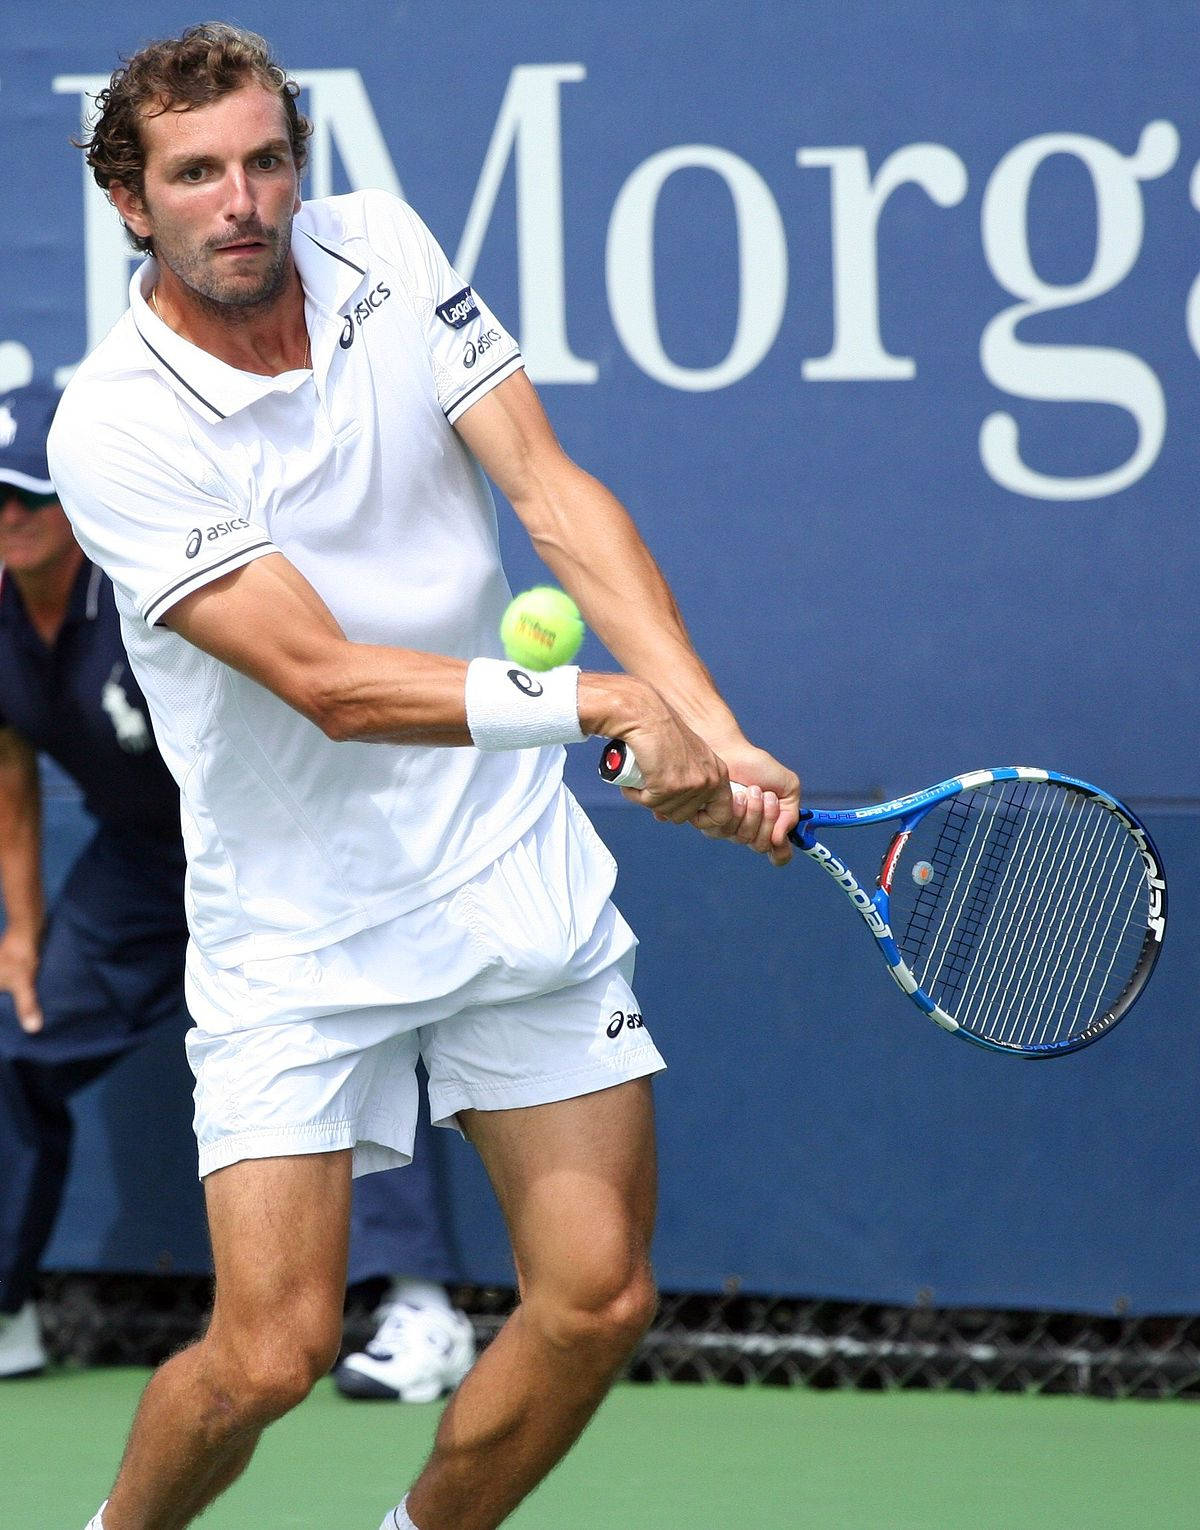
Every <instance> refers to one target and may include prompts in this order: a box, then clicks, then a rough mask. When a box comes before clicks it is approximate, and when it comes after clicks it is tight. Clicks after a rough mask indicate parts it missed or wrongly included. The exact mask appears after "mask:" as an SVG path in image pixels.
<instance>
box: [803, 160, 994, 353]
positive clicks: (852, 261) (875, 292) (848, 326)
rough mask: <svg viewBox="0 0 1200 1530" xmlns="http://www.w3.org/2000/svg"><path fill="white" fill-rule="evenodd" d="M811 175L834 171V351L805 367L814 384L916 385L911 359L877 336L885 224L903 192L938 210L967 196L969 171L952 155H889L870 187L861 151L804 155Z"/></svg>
mask: <svg viewBox="0 0 1200 1530" xmlns="http://www.w3.org/2000/svg"><path fill="white" fill-rule="evenodd" d="M796 162H797V164H799V165H801V166H802V167H803V168H805V169H821V168H824V169H828V171H829V175H830V195H831V198H832V202H833V218H832V238H833V346H832V348H831V350H830V351H829V353H828V354H827V355H825V356H820V357H816V358H813V359H811V360H808V361H806V362H805V363H804V366H803V374H804V376H805V377H806V378H808V379H809V380H810V381H812V382H828V381H839V382H851V381H866V380H868V379H869V380H872V381H876V380H878V381H887V380H889V379H897V380H903V379H906V378H910V377H915V376H916V373H917V364H916V362H915V361H914V360H913V358H912V357H911V356H892V355H891V354H889V352H888V351H886V350H885V349H884V346H883V341H882V339H881V338H880V335H879V218H880V214H881V213H882V212H883V209H884V206H885V204H886V203H887V200H888V198H889V197H890V196H891V195H892V193H893V192H894V191H895V190H896V189H897V188H898V187H900V186H905V185H908V184H910V183H911V184H914V185H917V186H920V188H921V190H922V191H924V192H925V193H926V195H927V196H929V197H930V198H931V199H932V200H933V201H934V202H936V203H937V204H938V206H939V207H953V206H955V204H956V203H958V202H961V201H962V199H963V197H964V196H966V194H967V169H966V166H965V165H964V164H963V162H962V160H961V159H959V157H958V155H957V154H955V153H954V152H953V151H952V150H950V149H947V148H945V147H944V146H943V145H942V144H937V143H913V144H908V145H907V146H906V147H905V148H903V149H897V150H896V152H895V153H894V154H890V155H889V156H888V157H887V159H885V160H884V162H883V164H882V165H881V166H880V167H879V172H878V174H877V175H876V177H875V179H874V180H873V181H872V179H871V176H870V172H869V170H868V167H867V153H866V150H865V149H858V148H836V149H835V148H830V149H800V150H799V151H798V152H797V154H796Z"/></svg>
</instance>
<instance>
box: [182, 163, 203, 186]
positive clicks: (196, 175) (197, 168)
mask: <svg viewBox="0 0 1200 1530" xmlns="http://www.w3.org/2000/svg"><path fill="white" fill-rule="evenodd" d="M179 179H180V180H181V181H191V182H193V183H195V182H196V181H199V180H203V179H204V167H203V165H189V166H188V167H187V169H186V170H184V171H183V172H182V174H181V175H180V177H179Z"/></svg>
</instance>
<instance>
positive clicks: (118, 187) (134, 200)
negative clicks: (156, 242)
mask: <svg viewBox="0 0 1200 1530" xmlns="http://www.w3.org/2000/svg"><path fill="white" fill-rule="evenodd" d="M108 195H109V200H110V201H111V202H112V205H113V206H114V207H115V208H116V209H117V212H118V213H119V214H120V216H121V221H122V223H124V224H125V226H126V228H128V229H129V230H130V232H131V233H134V234H136V235H137V236H138V238H139V239H148V238H149V237H150V220H149V218H148V217H147V216H146V204H145V203H144V202H143V201H142V198H141V197H140V196H139V195H138V193H137V192H136V191H133V190H131V189H130V188H129V187H128V186H126V185H125V184H124V182H123V181H113V183H112V184H111V185H110V186H109V188H108Z"/></svg>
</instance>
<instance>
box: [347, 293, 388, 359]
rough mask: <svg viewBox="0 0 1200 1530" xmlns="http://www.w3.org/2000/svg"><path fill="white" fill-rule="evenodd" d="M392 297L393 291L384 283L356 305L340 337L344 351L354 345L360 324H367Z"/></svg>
mask: <svg viewBox="0 0 1200 1530" xmlns="http://www.w3.org/2000/svg"><path fill="white" fill-rule="evenodd" d="M391 295H392V289H391V288H390V287H385V286H384V285H383V283H382V282H380V283H379V285H378V286H377V287H372V288H371V290H370V292H368V293H367V295H366V297H365V298H363V299H362V300H361V302H358V303H355V305H354V307H353V308H352V309H351V310H350V312H349V313H348V314H346V315H345V322H344V323H343V325H342V332H341V334H340V335H339V336H338V344H339V345H340V346H341V348H342V349H343V350H344V351H348V350H349V349H350V347H351V346H352V345H353V344H354V332H355V329H356V328H357V327H358V326H359V325H360V324H365V323H366V322H367V320H368V319H369V318H370V317H371V315H372V314H373V313H374V312H375V310H376V309H377V308H378V307H380V306H381V304H383V303H386V302H387V300H388V298H390V297H391Z"/></svg>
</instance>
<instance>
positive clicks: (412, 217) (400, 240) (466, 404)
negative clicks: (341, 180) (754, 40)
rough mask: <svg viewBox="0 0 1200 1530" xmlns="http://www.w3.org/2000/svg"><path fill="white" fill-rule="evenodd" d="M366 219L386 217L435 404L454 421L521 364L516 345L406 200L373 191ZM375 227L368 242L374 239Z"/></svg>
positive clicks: (388, 233)
mask: <svg viewBox="0 0 1200 1530" xmlns="http://www.w3.org/2000/svg"><path fill="white" fill-rule="evenodd" d="M370 217H371V219H372V221H374V222H376V224H377V225H378V223H380V222H383V221H384V220H386V222H387V224H388V225H389V227H388V228H387V230H386V234H387V235H390V240H389V241H388V242H390V243H392V244H393V249H392V252H391V253H392V257H393V259H394V260H395V261H396V262H397V263H398V264H399V266H400V268H401V271H402V273H403V276H404V279H405V285H406V287H407V289H408V297H409V300H410V302H411V303H412V306H413V308H414V311H415V312H416V316H417V319H418V321H419V323H420V324H421V328H422V331H423V333H424V336H425V344H426V346H427V347H428V350H429V360H430V365H431V367H432V369H433V379H434V385H435V387H436V388H437V396H438V402H439V403H440V404H441V406H442V409H443V411H444V412H445V415H446V418H447V419H448V420H449V421H450V423H451V424H452V425H453V424H454V422H455V421H456V420H457V419H458V418H459V416H460V415H462V414H464V413H465V412H466V411H467V410H468V409H469V408H470V407H471V405H472V404H474V403H476V402H477V401H478V400H479V399H481V398H482V397H483V396H484V395H485V394H486V393H488V392H489V391H490V390H491V389H492V388H494V387H495V386H496V385H497V384H498V383H501V382H503V381H504V379H505V378H506V377H509V376H511V374H512V373H513V372H516V371H519V370H520V368H521V367H522V366H523V365H524V362H523V360H522V357H521V350H520V347H519V346H518V345H517V342H516V340H514V339H513V337H512V336H511V335H510V334H509V333H508V331H507V330H506V329H505V328H504V326H503V325H502V324H501V323H500V321H499V319H497V318H496V316H495V314H494V313H493V312H492V311H491V309H490V308H489V307H488V306H487V304H486V303H485V302H484V301H483V299H482V298H481V297H480V296H479V294H478V293H477V292H476V291H475V289H474V288H473V287H472V286H471V284H470V283H469V282H466V281H464V280H463V278H462V277H461V276H460V275H459V274H458V272H457V271H455V269H454V267H453V266H452V265H451V264H450V262H449V261H448V260H447V259H446V256H445V254H444V253H443V251H442V249H441V246H440V245H439V244H438V242H437V240H436V239H434V237H433V235H432V234H431V233H430V232H429V230H428V229H427V228H426V227H425V225H424V223H422V222H421V219H420V218H419V217H418V216H417V214H416V213H415V212H413V210H412V208H411V207H409V206H408V204H407V203H405V202H400V201H398V200H396V199H395V198H393V197H388V196H385V195H384V194H383V193H377V194H376V195H375V196H374V197H372V198H371V201H370ZM374 233H375V231H372V234H373V237H372V239H371V242H372V244H373V245H375V244H376V238H375V237H374Z"/></svg>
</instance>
